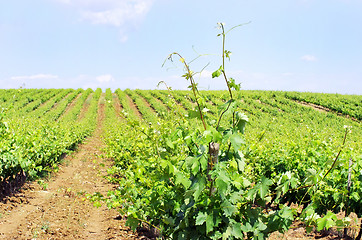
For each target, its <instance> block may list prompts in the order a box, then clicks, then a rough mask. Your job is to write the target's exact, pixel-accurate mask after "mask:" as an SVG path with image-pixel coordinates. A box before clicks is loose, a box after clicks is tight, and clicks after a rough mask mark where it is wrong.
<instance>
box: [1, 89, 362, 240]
mask: <svg viewBox="0 0 362 240" xmlns="http://www.w3.org/2000/svg"><path fill="white" fill-rule="evenodd" d="M201 94H202V95H203V98H202V99H198V102H202V112H203V117H204V120H205V125H206V126H203V122H202V121H201V120H200V115H199V114H198V111H197V103H196V101H195V99H194V98H193V95H192V94H191V92H190V91H179V90H176V91H172V92H168V91H165V90H129V89H127V90H120V89H117V90H116V91H114V92H111V90H110V89H107V90H106V91H105V93H102V91H101V90H100V89H97V90H96V91H93V90H91V89H88V90H82V89H78V90H73V89H41V90H40V89H10V90H2V89H0V134H1V135H0V140H1V142H0V180H1V186H2V191H3V194H4V193H6V192H7V191H8V190H7V189H6V187H7V186H8V185H7V183H9V182H13V181H14V180H15V181H16V180H18V179H19V178H24V177H26V178H27V179H36V178H38V177H39V176H41V175H42V174H43V173H44V172H47V171H52V170H53V169H55V168H57V164H58V163H59V161H60V160H61V158H62V156H64V154H67V153H69V152H71V151H73V150H75V149H76V146H77V145H78V144H79V143H81V142H82V141H83V140H84V139H85V138H86V137H87V136H89V135H91V134H92V132H93V131H94V129H95V127H96V123H97V111H98V108H99V104H105V106H106V108H105V111H106V115H105V116H106V119H105V120H104V121H105V132H104V134H103V140H104V142H105V143H106V146H107V147H106V149H105V152H106V153H107V157H109V158H110V159H112V161H114V165H113V167H112V168H110V169H109V170H108V172H109V177H108V178H109V180H110V181H112V182H114V183H116V184H117V185H119V187H118V188H117V189H116V190H114V191H111V192H109V194H108V196H95V198H94V199H96V200H95V201H106V202H107V204H108V206H109V207H114V208H117V209H118V210H119V212H120V213H122V214H125V215H127V216H128V220H127V222H128V224H129V225H130V226H131V227H132V228H133V229H135V228H136V227H137V226H140V224H142V223H146V224H148V225H149V226H151V227H154V228H156V229H158V231H160V232H161V234H162V235H163V236H165V237H170V238H173V239H221V238H223V239H233V238H235V239H242V238H247V239H252V238H254V239H264V238H266V237H267V236H268V235H269V234H270V233H272V232H274V231H281V232H283V231H286V230H288V229H289V228H290V226H291V224H292V223H293V222H295V221H296V220H299V221H301V222H303V224H305V226H306V228H307V229H312V228H313V227H315V228H316V229H317V230H323V229H328V228H330V227H338V228H340V229H339V230H341V229H343V228H344V227H349V226H350V225H351V224H350V221H353V220H350V219H348V218H345V219H337V217H336V214H337V213H340V212H341V211H342V212H346V213H347V215H348V214H349V213H355V214H357V216H358V218H361V217H362V141H361V139H362V137H361V136H362V128H361V121H362V96H361V95H341V94H319V93H299V92H282V91H238V92H233V95H234V99H236V100H238V101H235V102H233V105H232V108H233V111H234V113H231V112H229V111H225V115H223V114H224V113H223V111H224V110H225V109H226V106H227V103H228V102H227V101H228V100H229V95H228V92H227V91H201ZM220 106H221V107H220ZM195 109H196V110H195ZM220 115H222V116H223V117H222V118H221V121H220V123H218V120H219V117H220ZM228 124H231V125H232V126H233V128H232V129H228V128H227V127H224V126H227V125H228ZM215 126H217V127H215ZM219 126H220V127H219ZM210 143H219V144H220V151H219V152H218V154H217V155H218V156H217V158H218V160H217V163H216V162H215V163H213V164H212V165H210V156H211V155H210V153H209V150H210ZM19 176H20V177H19ZM348 182H350V184H348ZM356 226H357V229H354V231H356V232H357V233H358V232H359V231H360V230H359V228H360V226H358V224H357V225H356Z"/></svg>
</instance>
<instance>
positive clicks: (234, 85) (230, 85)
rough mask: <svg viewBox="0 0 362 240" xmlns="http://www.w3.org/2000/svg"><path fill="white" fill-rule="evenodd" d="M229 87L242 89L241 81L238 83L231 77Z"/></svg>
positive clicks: (237, 89)
mask: <svg viewBox="0 0 362 240" xmlns="http://www.w3.org/2000/svg"><path fill="white" fill-rule="evenodd" d="M229 87H230V88H231V89H235V90H236V91H240V89H241V83H239V84H236V83H235V79H234V78H229Z"/></svg>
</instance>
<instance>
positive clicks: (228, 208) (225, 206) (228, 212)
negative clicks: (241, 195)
mask: <svg viewBox="0 0 362 240" xmlns="http://www.w3.org/2000/svg"><path fill="white" fill-rule="evenodd" d="M221 209H222V210H223V211H224V215H225V217H231V216H232V215H233V214H235V213H236V212H238V209H237V208H236V207H235V206H234V205H233V204H231V203H230V202H229V201H227V200H225V201H224V202H223V203H222V204H221Z"/></svg>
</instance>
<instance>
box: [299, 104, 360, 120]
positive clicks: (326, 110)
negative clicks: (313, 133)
mask: <svg viewBox="0 0 362 240" xmlns="http://www.w3.org/2000/svg"><path fill="white" fill-rule="evenodd" d="M294 101H295V102H296V103H298V104H300V105H303V106H307V107H311V108H313V109H314V110H317V111H319V112H326V113H327V112H332V113H335V114H337V115H338V116H342V117H346V118H349V119H352V120H353V121H355V122H361V121H359V120H358V119H357V118H354V117H351V116H349V115H346V114H342V113H340V112H336V111H334V110H331V109H329V108H327V107H324V106H321V105H317V104H314V103H309V102H303V101H298V100H294Z"/></svg>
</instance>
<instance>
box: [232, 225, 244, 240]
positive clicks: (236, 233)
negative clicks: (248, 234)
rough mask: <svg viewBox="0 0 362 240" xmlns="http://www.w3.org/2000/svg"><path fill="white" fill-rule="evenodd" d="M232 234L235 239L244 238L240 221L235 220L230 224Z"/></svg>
mask: <svg viewBox="0 0 362 240" xmlns="http://www.w3.org/2000/svg"><path fill="white" fill-rule="evenodd" d="M231 233H232V235H234V237H236V238H237V239H243V238H244V234H243V231H242V230H241V223H238V222H235V223H234V224H233V225H232V231H231Z"/></svg>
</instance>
